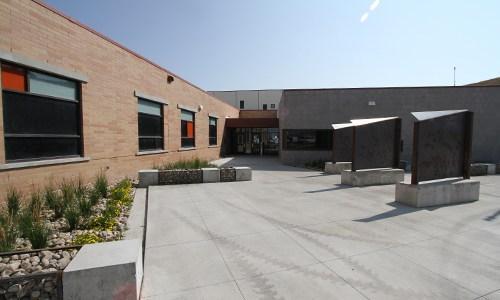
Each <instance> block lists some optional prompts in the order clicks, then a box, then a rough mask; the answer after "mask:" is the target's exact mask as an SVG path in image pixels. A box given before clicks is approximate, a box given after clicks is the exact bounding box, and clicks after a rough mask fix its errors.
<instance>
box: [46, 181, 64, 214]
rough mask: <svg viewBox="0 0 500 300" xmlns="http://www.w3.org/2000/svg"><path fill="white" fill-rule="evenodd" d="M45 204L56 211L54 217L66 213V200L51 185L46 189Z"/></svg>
mask: <svg viewBox="0 0 500 300" xmlns="http://www.w3.org/2000/svg"><path fill="white" fill-rule="evenodd" d="M44 198H45V204H46V205H47V207H48V208H50V209H52V210H53V211H54V217H55V218H56V219H59V218H61V217H62V216H63V215H64V209H65V205H64V201H63V198H62V196H61V195H59V194H58V193H57V192H56V191H55V190H54V189H53V188H52V187H51V186H47V187H45V191H44Z"/></svg>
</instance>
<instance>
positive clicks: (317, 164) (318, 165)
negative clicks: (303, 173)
mask: <svg viewBox="0 0 500 300" xmlns="http://www.w3.org/2000/svg"><path fill="white" fill-rule="evenodd" d="M304 167H306V168H307V169H312V170H321V171H322V170H323V169H324V167H325V161H324V160H312V161H308V162H306V163H305V164H304Z"/></svg>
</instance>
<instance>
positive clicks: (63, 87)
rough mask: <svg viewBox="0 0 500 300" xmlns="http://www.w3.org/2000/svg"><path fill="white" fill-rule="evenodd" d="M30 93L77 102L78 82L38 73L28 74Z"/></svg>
mask: <svg viewBox="0 0 500 300" xmlns="http://www.w3.org/2000/svg"><path fill="white" fill-rule="evenodd" d="M28 86H29V90H30V93H34V94H40V95H47V96H52V97H57V98H64V99H70V100H76V97H77V95H76V82H74V81H70V80H66V79H61V78H57V77H53V76H49V75H45V74H42V73H38V72H28Z"/></svg>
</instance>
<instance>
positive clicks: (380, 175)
mask: <svg viewBox="0 0 500 300" xmlns="http://www.w3.org/2000/svg"><path fill="white" fill-rule="evenodd" d="M404 178H405V173H404V171H403V170H401V169H368V170H357V171H355V172H353V171H351V170H344V171H342V173H341V178H340V181H341V183H342V184H346V185H350V186H369V185H384V184H395V183H397V182H401V181H403V180H404Z"/></svg>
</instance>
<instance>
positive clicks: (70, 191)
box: [60, 180, 76, 207]
mask: <svg viewBox="0 0 500 300" xmlns="http://www.w3.org/2000/svg"><path fill="white" fill-rule="evenodd" d="M60 189H61V193H62V198H63V203H64V206H65V207H69V206H70V205H72V204H73V203H74V202H75V198H76V187H75V184H74V183H73V182H72V181H66V180H63V181H62V182H61V186H60Z"/></svg>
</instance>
